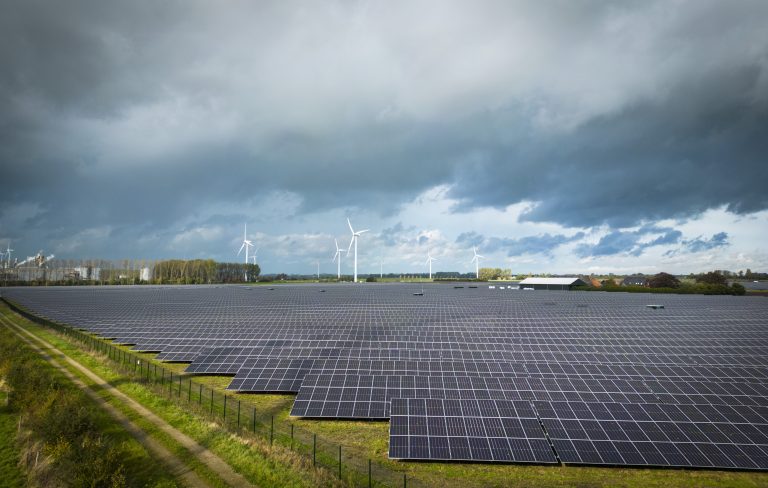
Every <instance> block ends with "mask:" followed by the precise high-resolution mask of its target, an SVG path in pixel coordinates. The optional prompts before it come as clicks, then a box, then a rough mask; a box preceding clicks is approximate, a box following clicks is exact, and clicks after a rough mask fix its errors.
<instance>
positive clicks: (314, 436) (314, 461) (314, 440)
mask: <svg viewBox="0 0 768 488" xmlns="http://www.w3.org/2000/svg"><path fill="white" fill-rule="evenodd" d="M312 466H317V434H312Z"/></svg>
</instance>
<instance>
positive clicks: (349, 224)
mask: <svg viewBox="0 0 768 488" xmlns="http://www.w3.org/2000/svg"><path fill="white" fill-rule="evenodd" d="M347 225H348V226H349V230H351V231H352V233H353V234H354V233H355V229H353V228H352V222H350V221H349V217H347Z"/></svg>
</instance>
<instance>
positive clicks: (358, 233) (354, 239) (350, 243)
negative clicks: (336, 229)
mask: <svg viewBox="0 0 768 488" xmlns="http://www.w3.org/2000/svg"><path fill="white" fill-rule="evenodd" d="M347 225H348V226H349V230H350V231H351V232H352V240H351V241H349V248H348V249H347V256H349V251H350V250H351V249H352V244H354V245H355V276H354V281H355V283H357V238H358V237H360V234H363V233H364V232H368V230H369V229H365V230H359V231H357V232H355V229H353V228H352V222H350V221H349V218H347Z"/></svg>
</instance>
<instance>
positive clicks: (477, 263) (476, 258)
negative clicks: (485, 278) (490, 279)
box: [470, 247, 485, 280]
mask: <svg viewBox="0 0 768 488" xmlns="http://www.w3.org/2000/svg"><path fill="white" fill-rule="evenodd" d="M472 252H473V253H474V254H475V256H474V257H473V258H472V261H470V263H472V262H474V263H475V278H477V279H478V280H479V279H480V259H481V258H482V259H485V256H481V255H479V254H477V248H476V247H473V248H472Z"/></svg>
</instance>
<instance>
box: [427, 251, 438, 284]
mask: <svg viewBox="0 0 768 488" xmlns="http://www.w3.org/2000/svg"><path fill="white" fill-rule="evenodd" d="M432 261H437V259H435V258H433V257H432V255H431V254H430V252H429V250H427V261H426V262H425V263H424V264H428V265H429V279H430V280H431V279H432Z"/></svg>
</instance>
